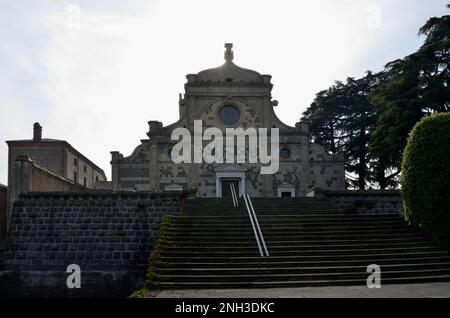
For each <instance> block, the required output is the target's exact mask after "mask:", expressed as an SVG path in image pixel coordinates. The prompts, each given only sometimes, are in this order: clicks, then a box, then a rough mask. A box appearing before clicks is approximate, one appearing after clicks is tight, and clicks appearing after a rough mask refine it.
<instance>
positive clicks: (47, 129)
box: [0, 0, 448, 184]
mask: <svg viewBox="0 0 450 318" xmlns="http://www.w3.org/2000/svg"><path fill="white" fill-rule="evenodd" d="M447 2H448V0H426V1H425V0H395V1H392V0H369V1H367V0H314V1H313V0H308V1H287V0H286V1H282V0H280V1H264V0H245V1H243V0H227V1H213V0H198V1H197V0H189V1H186V0H179V1H175V0H164V1H153V0H148V1H144V0H128V1H123V0H109V1H101V0H80V1H64V0H63V1H51V0H35V1H16V0H0V111H1V112H0V114H1V116H0V182H1V183H4V184H6V183H7V158H8V154H7V152H8V151H7V150H8V149H7V146H6V143H5V141H6V140H15V139H28V138H31V136H32V125H33V123H34V122H36V121H39V122H40V123H41V125H42V126H43V127H44V131H43V136H44V138H55V139H65V140H67V141H68V142H69V143H70V144H72V146H74V147H75V148H77V149H78V150H79V151H80V152H82V153H83V154H85V155H86V156H87V157H88V158H90V159H91V160H92V161H94V162H95V163H97V164H98V165H99V166H100V167H102V168H103V169H104V170H105V172H106V174H107V176H108V178H109V177H110V173H111V168H110V164H109V161H110V151H112V150H118V151H120V152H122V153H123V154H124V155H129V154H130V153H131V152H132V150H133V149H134V148H135V147H136V146H137V145H138V144H139V143H140V139H143V138H146V135H145V133H146V132H147V130H148V125H147V121H148V120H160V121H162V122H163V123H164V125H167V124H170V123H172V122H174V121H176V120H177V119H178V117H177V115H178V93H180V92H183V90H184V86H183V85H184V83H185V81H186V78H185V75H186V74H188V73H197V72H199V71H201V70H203V69H206V68H210V67H216V66H219V65H221V64H222V63H223V51H224V48H223V45H224V43H225V42H232V43H234V62H236V64H238V65H240V66H242V67H245V68H250V69H254V70H256V71H259V72H260V73H263V74H271V75H272V83H274V89H273V98H274V99H276V100H278V101H279V105H278V107H277V108H276V113H277V115H278V116H279V118H280V119H281V120H283V121H284V122H286V123H287V124H290V125H293V124H294V123H295V122H296V121H298V119H299V118H300V117H301V113H302V112H303V111H304V110H305V109H306V107H308V105H309V104H310V103H311V102H312V100H313V99H314V96H315V94H316V93H317V92H318V91H320V90H322V89H326V88H327V87H329V86H330V85H331V84H332V83H333V81H335V80H345V79H346V78H347V77H349V76H352V77H359V76H362V75H363V73H364V72H365V71H366V70H369V69H370V70H374V71H378V70H381V69H382V66H383V65H384V64H386V63H387V62H389V61H391V60H394V59H397V58H401V57H403V56H405V55H407V54H409V53H411V52H413V51H415V50H416V49H417V48H418V47H419V46H420V44H421V43H422V41H423V39H422V38H419V37H418V36H417V31H418V29H419V27H420V26H422V25H423V24H424V23H425V21H426V20H427V19H428V18H429V17H431V16H441V15H444V14H447V9H446V7H445V5H446V3H447Z"/></svg>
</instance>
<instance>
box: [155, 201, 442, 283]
mask: <svg viewBox="0 0 450 318" xmlns="http://www.w3.org/2000/svg"><path fill="white" fill-rule="evenodd" d="M252 201H253V205H254V207H255V211H256V213H257V215H258V221H259V223H260V227H261V231H262V232H263V235H264V238H265V241H266V244H267V248H268V250H269V253H270V257H265V258H262V257H261V256H260V255H259V250H258V247H257V244H256V240H255V237H254V233H253V229H252V226H251V224H250V221H249V218H248V214H247V211H246V210H245V209H244V207H245V204H244V203H243V201H242V200H240V206H239V208H234V207H233V206H231V202H230V200H223V199H196V200H188V202H187V205H186V208H185V210H184V212H183V213H181V214H180V215H179V216H175V217H171V218H170V220H169V221H170V222H168V223H167V224H166V225H165V227H164V229H163V231H161V233H160V236H159V247H160V253H159V258H158V259H157V261H155V262H154V264H155V266H156V267H155V269H154V271H155V272H154V274H155V275H156V276H157V283H158V285H159V287H160V288H169V289H170V288H173V289H175V288H254V287H260V288H262V287H264V288H267V287H302V286H333V285H364V286H365V285H366V280H367V277H368V276H369V273H367V272H366V270H367V266H368V265H370V264H377V265H380V266H381V270H382V273H381V277H382V284H388V283H419V282H434V281H450V256H449V253H448V252H445V251H442V250H441V249H440V248H439V247H438V246H436V245H435V244H433V243H432V242H430V241H428V240H426V239H425V238H424V237H422V236H421V235H420V234H419V233H417V231H416V230H415V229H414V228H412V227H410V226H409V225H408V224H406V223H405V222H404V221H403V220H402V218H401V217H400V216H398V215H349V214H339V213H334V211H335V209H334V207H333V205H332V204H331V203H330V202H329V201H328V200H324V199H314V198H280V199H273V198H270V199H269V198H252Z"/></svg>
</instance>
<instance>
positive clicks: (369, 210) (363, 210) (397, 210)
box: [308, 189, 403, 214]
mask: <svg viewBox="0 0 450 318" xmlns="http://www.w3.org/2000/svg"><path fill="white" fill-rule="evenodd" d="M308 196H314V197H325V198H329V199H330V200H331V202H332V203H333V204H334V205H335V208H336V210H337V212H339V213H356V214H403V204H402V198H401V195H400V190H359V191H352V190H345V191H327V190H317V189H316V190H314V191H313V192H311V193H309V194H308Z"/></svg>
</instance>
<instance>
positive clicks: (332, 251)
mask: <svg viewBox="0 0 450 318" xmlns="http://www.w3.org/2000/svg"><path fill="white" fill-rule="evenodd" d="M439 250H440V249H439V248H438V247H435V246H423V247H406V248H402V247H397V248H396V247H390V248H385V247H384V248H370V249H369V248H365V249H362V248H361V249H354V248H347V249H345V248H342V249H333V248H329V249H326V248H325V247H322V248H321V249H320V250H313V249H311V250H307V249H302V250H300V249H297V250H294V249H289V250H285V251H280V250H276V251H273V250H272V251H270V255H271V257H276V256H312V255H317V256H324V255H346V256H348V257H351V256H357V255H368V254H382V253H385V252H387V253H412V252H430V251H439ZM161 254H162V255H163V256H168V257H170V256H186V257H187V256H190V255H196V256H202V257H214V256H218V257H223V256H225V255H228V256H242V257H245V256H251V254H253V255H258V250H257V249H256V248H255V250H254V252H253V253H249V252H248V251H241V249H240V248H239V250H235V251H211V252H209V251H195V250H189V251H187V250H183V249H179V250H163V251H162V252H161Z"/></svg>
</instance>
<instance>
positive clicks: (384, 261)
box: [162, 254, 450, 269]
mask: <svg viewBox="0 0 450 318" xmlns="http://www.w3.org/2000/svg"><path fill="white" fill-rule="evenodd" d="M449 262H450V257H448V256H433V255H430V256H428V257H426V256H425V257H424V256H423V254H420V255H417V257H414V256H409V257H405V258H396V257H395V255H393V256H392V257H387V256H385V257H384V258H381V259H380V258H372V259H370V258H369V259H365V260H364V259H357V260H355V259H353V260H348V259H346V260H338V259H335V260H322V261H320V260H317V258H316V259H314V260H309V261H308V260H303V261H284V260H279V261H278V262H277V261H275V260H270V261H262V262H257V264H256V265H257V266H258V268H259V267H266V268H267V267H268V268H280V267H281V268H289V267H303V266H310V267H313V266H316V267H319V266H325V267H327V266H329V267H330V266H349V265H352V266H367V264H372V263H377V264H378V265H380V266H384V265H395V264H411V263H414V264H427V263H447V264H448V263H449ZM255 263H256V262H249V261H247V262H238V261H229V262H224V261H223V260H218V261H216V262H213V261H212V260H208V262H206V261H203V262H202V261H201V260H198V261H197V262H195V261H192V262H186V261H185V260H184V259H180V260H179V261H178V262H177V261H176V260H174V259H172V262H171V266H172V267H171V268H174V269H176V268H183V269H186V268H194V269H199V268H246V267H248V266H249V265H251V266H255ZM162 268H164V267H162Z"/></svg>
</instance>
